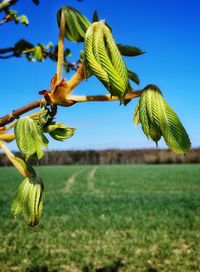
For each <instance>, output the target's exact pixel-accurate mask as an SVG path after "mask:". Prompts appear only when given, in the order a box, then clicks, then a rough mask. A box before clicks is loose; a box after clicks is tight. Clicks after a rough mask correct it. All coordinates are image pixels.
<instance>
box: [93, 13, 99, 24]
mask: <svg viewBox="0 0 200 272" xmlns="http://www.w3.org/2000/svg"><path fill="white" fill-rule="evenodd" d="M98 21H99V16H98V12H97V10H95V11H94V13H93V17H92V22H93V23H94V22H98Z"/></svg>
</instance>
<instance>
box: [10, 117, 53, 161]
mask: <svg viewBox="0 0 200 272" xmlns="http://www.w3.org/2000/svg"><path fill="white" fill-rule="evenodd" d="M14 132H15V137H16V143H17V146H18V148H19V150H20V151H21V152H22V154H23V155H24V156H25V158H26V159H28V158H30V157H32V158H36V159H38V160H39V159H41V158H42V156H43V151H42V148H44V147H47V146H48V140H47V138H46V137H45V136H44V134H43V131H42V127H41V126H40V125H39V124H37V123H36V122H35V121H34V120H32V119H31V118H30V117H22V118H20V119H19V120H17V122H16V124H15V128H14Z"/></svg>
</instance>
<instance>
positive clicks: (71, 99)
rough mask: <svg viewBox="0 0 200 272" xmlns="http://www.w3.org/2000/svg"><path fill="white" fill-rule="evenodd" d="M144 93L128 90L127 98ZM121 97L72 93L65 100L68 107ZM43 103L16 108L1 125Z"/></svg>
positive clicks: (6, 116)
mask: <svg viewBox="0 0 200 272" xmlns="http://www.w3.org/2000/svg"><path fill="white" fill-rule="evenodd" d="M141 93H142V90H138V91H134V92H128V93H127V94H126V96H125V99H134V98H136V97H139V96H140V95H141ZM117 100H119V98H118V97H117V96H111V95H110V94H107V95H91V96H90V95H89V96H85V95H83V96H79V95H70V96H68V97H67V99H66V101H65V105H63V106H66V107H69V106H72V105H74V104H75V103H80V102H103V101H117ZM41 103H46V101H45V99H44V98H42V99H39V100H36V101H34V102H32V103H30V104H27V105H25V106H23V107H21V108H19V109H17V110H14V111H13V112H12V113H9V114H6V115H5V116H3V117H1V118H0V127H2V126H5V125H6V124H9V123H11V122H12V121H14V120H15V119H17V118H19V117H20V116H21V115H22V114H24V113H27V112H29V111H31V110H33V109H36V108H39V107H40V105H41Z"/></svg>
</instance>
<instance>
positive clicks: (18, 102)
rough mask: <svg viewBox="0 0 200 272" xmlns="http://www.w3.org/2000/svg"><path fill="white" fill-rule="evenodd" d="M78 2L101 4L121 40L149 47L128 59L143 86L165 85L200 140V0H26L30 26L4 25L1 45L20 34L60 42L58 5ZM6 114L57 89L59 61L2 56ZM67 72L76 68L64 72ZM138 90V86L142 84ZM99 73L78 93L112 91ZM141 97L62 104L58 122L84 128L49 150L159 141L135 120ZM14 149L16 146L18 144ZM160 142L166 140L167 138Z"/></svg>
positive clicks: (87, 9) (23, 9)
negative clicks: (53, 87)
mask: <svg viewBox="0 0 200 272" xmlns="http://www.w3.org/2000/svg"><path fill="white" fill-rule="evenodd" d="M64 5H71V6H73V7H75V8H77V9H78V10H80V11H81V12H82V13H83V14H84V15H85V16H87V17H88V18H89V19H90V20H91V18H92V14H93V11H94V10H95V9H97V11H98V13H99V17H100V18H101V19H106V20H107V21H108V22H109V24H110V25H111V26H112V29H113V35H114V37H115V40H116V41H117V42H118V43H123V44H127V45H134V46H138V47H140V48H141V49H142V50H143V51H145V52H146V54H144V55H142V56H139V57H135V58H126V61H127V64H128V66H129V67H130V68H131V69H132V70H134V71H135V72H136V73H137V74H138V75H139V77H140V81H141V83H140V86H139V88H143V87H145V86H146V85H147V84H149V83H154V84H156V85H158V86H159V87H160V89H161V90H162V92H163V94H164V96H165V98H166V100H167V101H168V103H169V104H170V105H171V106H172V107H173V108H174V109H175V111H176V112H177V114H178V115H179V117H180V119H181V121H182V123H183V125H184V126H185V128H186V130H187V131H188V133H189V135H190V138H191V141H192V145H193V147H199V146H200V121H199V117H200V91H199V86H200V68H199V67H200V16H199V10H200V1H199V0H196V1H195V0H173V1H172V0H170V1H161V0H152V1H148V0H140V1H134V0H129V1H128V0H123V1H118V0H109V1H108V0H99V1H92V0H84V1H82V2H78V1H75V0H71V1H66V0H65V1H63V0H59V1H56V0H52V1H48V0H41V4H40V5H39V6H38V7H37V6H35V5H34V4H32V1H31V0H26V1H25V0H24V1H23V0H22V1H19V4H16V6H15V7H13V8H16V9H17V10H18V12H19V14H26V15H27V16H28V17H29V21H30V25H29V27H24V26H21V25H18V26H15V25H14V24H13V23H10V24H4V25H3V26H1V27H0V28H1V29H0V30H1V32H0V48H4V47H7V46H11V45H13V44H14V43H15V42H16V41H18V40H19V39H20V38H25V39H27V40H29V41H30V42H32V43H37V42H42V43H45V44H47V43H48V42H49V41H51V42H53V43H54V44H56V43H57V37H58V27H57V22H56V12H57V10H58V9H59V8H60V7H62V6H64ZM65 44H66V46H67V47H69V48H71V49H72V56H71V58H70V59H69V60H70V61H74V60H77V58H78V52H79V50H80V49H82V45H78V46H77V44H76V43H71V42H69V41H67V40H66V43H65ZM0 62H1V66H0V71H1V87H0V88H1V99H0V115H1V116H2V115H4V114H6V113H8V112H10V111H11V110H13V109H16V108H19V107H20V106H22V105H24V104H27V103H29V102H31V101H34V100H36V99H38V98H39V95H38V91H39V90H42V89H48V88H49V81H50V79H51V77H52V76H53V75H54V74H55V72H56V63H52V62H51V61H50V60H47V61H45V62H43V63H31V62H29V63H28V62H27V61H26V60H25V58H19V59H14V58H13V59H9V60H0ZM63 76H64V77H65V78H66V79H67V78H69V74H63ZM135 89H137V87H136V86H135ZM105 93H107V91H106V90H105V88H104V87H103V85H102V84H101V83H99V82H98V80H97V79H96V78H94V77H93V78H92V79H91V80H89V81H87V82H84V83H83V84H81V85H80V86H79V87H78V88H77V89H76V90H75V94H88V95H89V94H105ZM136 102H137V100H134V101H132V102H131V103H130V104H129V105H128V106H127V107H124V106H119V103H118V102H102V103H99V102H95V103H83V104H77V105H75V106H73V107H71V108H59V113H58V115H57V121H60V122H64V123H66V124H68V125H70V126H72V127H75V128H77V133H76V135H75V136H74V137H73V138H71V139H70V140H68V141H65V142H64V143H60V142H56V141H54V140H51V141H50V144H49V149H50V150H52V149H88V148H92V149H93V148H95V149H104V148H147V147H148V148H153V147H155V144H154V142H152V141H149V140H148V139H147V138H146V137H145V136H144V134H143V133H142V130H141V127H135V126H134V124H133V121H132V119H133V111H134V108H135V105H136ZM12 147H13V148H14V145H13V144H12ZM159 147H162V148H163V147H166V145H165V143H164V142H162V141H161V142H159Z"/></svg>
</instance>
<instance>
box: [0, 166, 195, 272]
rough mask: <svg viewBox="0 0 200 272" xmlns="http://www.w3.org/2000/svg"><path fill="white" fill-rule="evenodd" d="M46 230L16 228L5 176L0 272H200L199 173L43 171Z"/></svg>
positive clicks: (4, 172)
mask: <svg viewBox="0 0 200 272" xmlns="http://www.w3.org/2000/svg"><path fill="white" fill-rule="evenodd" d="M38 172H39V174H40V176H42V177H43V180H44V182H45V189H46V197H45V203H44V212H43V217H42V220H41V223H40V224H39V226H37V227H35V228H30V227H27V226H26V225H25V224H24V222H23V220H22V219H18V220H16V221H15V220H14V219H13V217H12V214H11V213H10V206H11V202H12V198H13V195H14V192H15V191H16V189H17V187H18V185H19V183H20V181H21V179H22V178H21V176H20V175H19V174H18V173H17V172H16V170H15V169H13V168H0V271H26V272H47V271H48V272H49V271H51V272H60V271H61V272H62V271H69V272H117V271H120V272H125V271H127V272H135V271H136V272H140V271H141V272H142V271H146V272H158V271H174V272H198V271H200V165H159V166H157V165H143V166H142V165H138V166H56V167H53V166H51V167H39V168H38Z"/></svg>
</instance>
